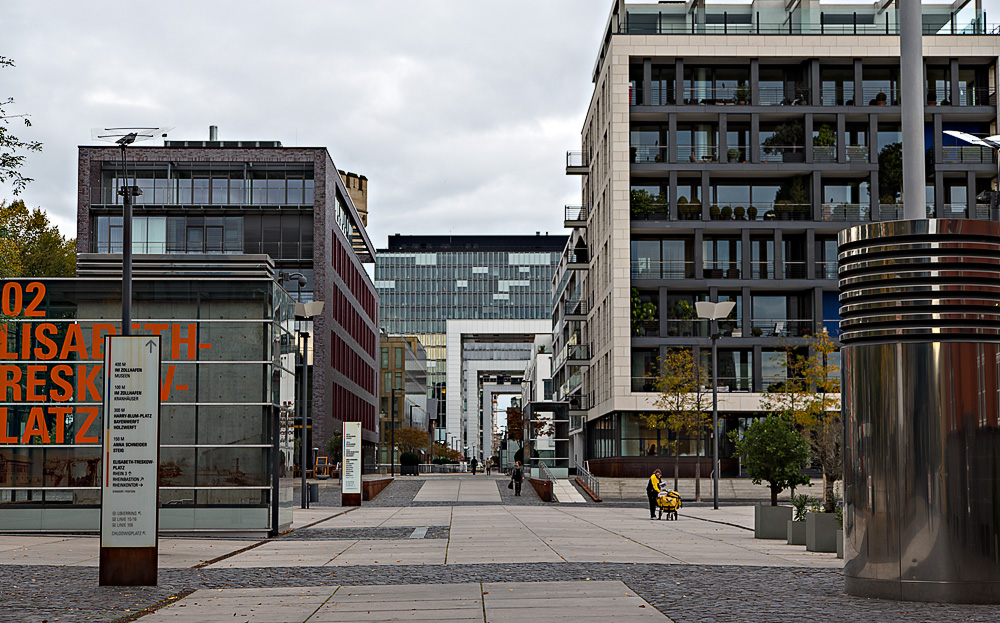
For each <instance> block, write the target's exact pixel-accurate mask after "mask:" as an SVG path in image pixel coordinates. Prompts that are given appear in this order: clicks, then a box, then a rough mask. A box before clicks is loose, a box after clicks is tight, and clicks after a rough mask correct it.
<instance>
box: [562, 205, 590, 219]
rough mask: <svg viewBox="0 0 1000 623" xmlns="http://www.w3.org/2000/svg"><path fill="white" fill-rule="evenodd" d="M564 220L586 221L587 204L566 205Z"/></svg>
mask: <svg viewBox="0 0 1000 623" xmlns="http://www.w3.org/2000/svg"><path fill="white" fill-rule="evenodd" d="M563 220H564V221H586V220H587V206H566V211H565V212H564V218H563Z"/></svg>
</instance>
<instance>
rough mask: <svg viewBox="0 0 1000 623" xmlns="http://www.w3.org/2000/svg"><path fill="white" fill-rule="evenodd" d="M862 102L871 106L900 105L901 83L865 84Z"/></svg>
mask: <svg viewBox="0 0 1000 623" xmlns="http://www.w3.org/2000/svg"><path fill="white" fill-rule="evenodd" d="M861 102H862V103H865V102H867V104H868V105H869V106H899V85H892V86H889V87H888V88H886V86H884V85H881V86H863V87H861Z"/></svg>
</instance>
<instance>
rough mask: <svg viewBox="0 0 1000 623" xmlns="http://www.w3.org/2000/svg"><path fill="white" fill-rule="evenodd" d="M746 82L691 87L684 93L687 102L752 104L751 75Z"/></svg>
mask: <svg viewBox="0 0 1000 623" xmlns="http://www.w3.org/2000/svg"><path fill="white" fill-rule="evenodd" d="M745 82H746V83H745V84H743V85H742V86H740V85H739V84H733V85H732V86H722V85H720V86H714V85H706V86H704V87H697V86H696V87H694V88H690V89H688V90H687V91H685V93H684V103H685V104H718V105H734V104H736V105H741V106H746V105H749V104H752V103H753V102H752V101H751V98H750V85H749V77H748V78H747V80H746V81H745Z"/></svg>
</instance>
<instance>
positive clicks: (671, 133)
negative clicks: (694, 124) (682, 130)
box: [667, 112, 677, 164]
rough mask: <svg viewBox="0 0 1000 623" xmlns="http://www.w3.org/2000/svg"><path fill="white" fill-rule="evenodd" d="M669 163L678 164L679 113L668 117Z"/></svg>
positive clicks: (673, 113)
mask: <svg viewBox="0 0 1000 623" xmlns="http://www.w3.org/2000/svg"><path fill="white" fill-rule="evenodd" d="M667 162H669V163H670V164H675V163H676V162H677V113H675V112H672V113H670V114H669V115H667Z"/></svg>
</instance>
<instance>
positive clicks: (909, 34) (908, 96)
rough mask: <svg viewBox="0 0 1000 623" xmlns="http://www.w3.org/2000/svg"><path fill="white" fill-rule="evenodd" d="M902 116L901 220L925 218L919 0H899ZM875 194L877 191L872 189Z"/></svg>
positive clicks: (922, 72)
mask: <svg viewBox="0 0 1000 623" xmlns="http://www.w3.org/2000/svg"><path fill="white" fill-rule="evenodd" d="M897 6H898V7H899V68H900V70H899V81H900V83H901V87H902V93H901V95H900V98H901V102H900V103H901V104H902V116H903V218H904V219H906V220H914V219H922V218H927V207H926V206H927V200H926V198H925V197H924V192H925V190H924V188H925V184H926V180H927V174H926V172H925V170H924V51H923V23H922V21H921V17H920V0H898V3H897ZM874 191H875V192H878V191H877V189H874Z"/></svg>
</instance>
